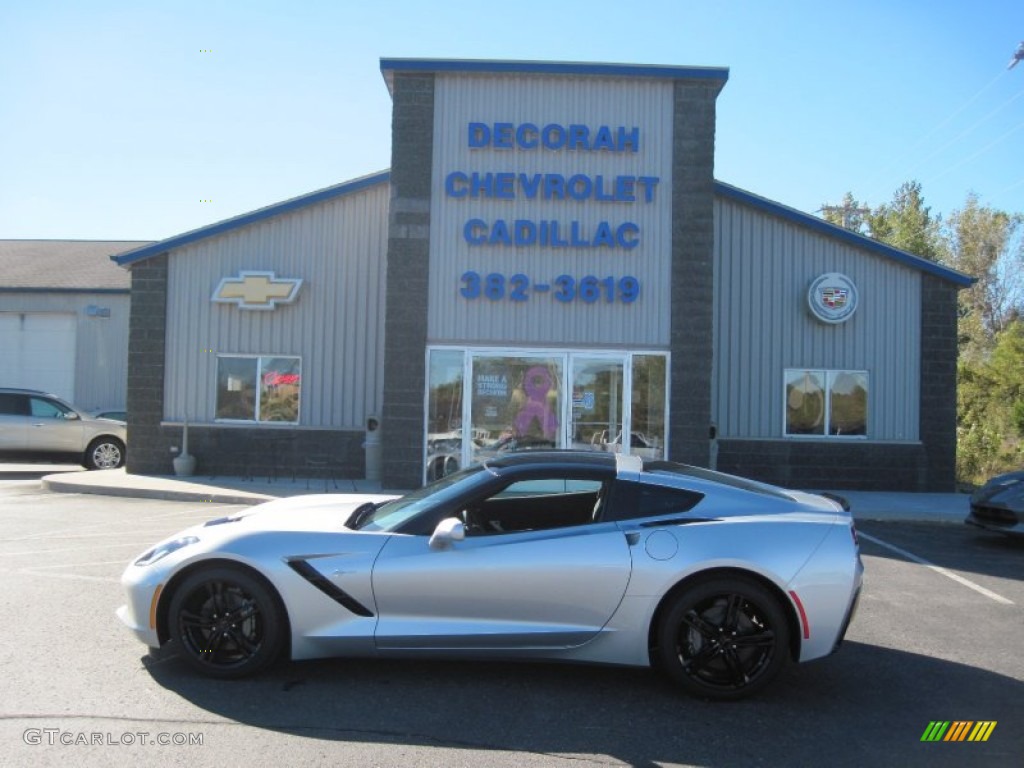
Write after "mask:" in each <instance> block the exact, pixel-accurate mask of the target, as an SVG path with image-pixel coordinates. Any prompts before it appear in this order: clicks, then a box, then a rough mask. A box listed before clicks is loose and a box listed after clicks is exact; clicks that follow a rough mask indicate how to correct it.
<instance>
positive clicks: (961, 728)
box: [921, 720, 998, 741]
mask: <svg viewBox="0 0 1024 768" xmlns="http://www.w3.org/2000/svg"><path fill="white" fill-rule="evenodd" d="M997 722H998V721H997V720H979V721H977V722H975V721H973V720H954V721H952V722H950V721H949V720H932V721H931V722H930V723H928V727H927V728H925V729H924V733H923V734H921V741H988V737H989V736H991V735H992V731H994V730H995V729H996V723H997Z"/></svg>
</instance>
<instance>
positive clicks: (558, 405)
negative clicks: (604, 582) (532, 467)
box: [424, 348, 668, 482]
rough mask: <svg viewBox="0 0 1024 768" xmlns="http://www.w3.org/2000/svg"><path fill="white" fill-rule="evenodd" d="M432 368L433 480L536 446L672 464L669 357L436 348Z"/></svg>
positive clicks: (429, 467) (427, 473) (428, 455)
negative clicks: (668, 458) (667, 456)
mask: <svg viewBox="0 0 1024 768" xmlns="http://www.w3.org/2000/svg"><path fill="white" fill-rule="evenodd" d="M427 368H428V372H427V379H428V380H427V415H426V442H427V445H426V451H425V465H424V480H426V481H427V482H430V481H432V480H436V479H438V478H440V477H444V476H445V475H448V474H451V473H452V472H454V471H456V470H458V469H460V468H462V467H465V466H468V465H469V464H472V463H474V462H478V461H484V460H486V459H489V458H492V457H496V456H501V455H503V454H505V453H508V452H511V451H519V450H524V449H529V448H565V447H570V448H576V449H582V450H596V451H612V452H616V453H619V452H624V453H631V454H634V455H639V456H644V457H649V458H656V459H663V458H665V435H666V430H667V423H668V419H667V408H666V392H667V391H668V380H667V376H668V358H667V356H666V355H663V354H655V353H643V354H642V353H632V352H627V351H617V352H616V351H584V350H578V351H574V350H564V351H560V350H545V351H536V352H532V353H531V351H530V350H516V349H510V350H474V349H446V348H437V349H431V350H430V351H429V354H428V359H427Z"/></svg>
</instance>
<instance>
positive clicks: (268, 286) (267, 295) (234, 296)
mask: <svg viewBox="0 0 1024 768" xmlns="http://www.w3.org/2000/svg"><path fill="white" fill-rule="evenodd" d="M301 287H302V279H301V278H298V277H282V278H278V277H276V276H275V275H274V273H273V272H239V273H238V277H225V278H223V279H222V280H221V281H220V285H218V286H217V290H215V291H214V292H213V296H212V297H211V300H212V301H218V302H221V303H223V304H237V305H238V307H239V309H276V308H277V305H278V304H291V303H292V302H293V301H295V297H296V296H298V295H299V288H301Z"/></svg>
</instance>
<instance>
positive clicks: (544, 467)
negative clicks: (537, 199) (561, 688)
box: [118, 451, 863, 699]
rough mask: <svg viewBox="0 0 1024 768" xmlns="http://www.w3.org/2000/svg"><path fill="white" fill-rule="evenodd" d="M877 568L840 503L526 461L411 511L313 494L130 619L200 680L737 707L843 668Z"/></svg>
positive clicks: (173, 554) (163, 577)
mask: <svg viewBox="0 0 1024 768" xmlns="http://www.w3.org/2000/svg"><path fill="white" fill-rule="evenodd" d="M862 574H863V567H862V565H861V561H860V555H859V551H858V547H857V540H856V532H855V530H854V527H853V520H852V519H851V517H850V514H849V513H848V512H846V511H844V510H843V508H842V506H841V505H840V504H839V503H837V502H835V501H832V500H831V499H827V498H824V497H822V496H815V495H811V494H806V493H799V492H796V491H788V490H783V489H781V488H776V487H774V486H769V485H764V484H761V483H755V482H752V481H749V480H743V479H741V478H738V477H733V476H730V475H723V474H719V473H715V472H710V471H708V470H704V469H698V468H695V467H687V466H683V465H680V464H673V463H670V462H665V461H646V460H641V459H640V458H638V457H633V456H623V455H621V454H611V453H577V452H568V451H564V452H563V451H554V452H525V453H519V454H515V453H513V454H507V455H502V456H500V457H498V458H494V459H491V460H488V461H486V462H484V463H482V464H477V465H474V466H472V467H468V468H466V469H463V470H461V471H459V472H456V473H455V474H452V475H448V476H446V477H444V478H442V479H440V480H438V481H437V482H434V483H432V484H430V485H428V486H426V487H425V488H422V489H420V490H418V491H415V492H414V493H411V494H409V495H407V496H404V497H401V498H394V497H387V496H379V497H374V498H372V499H370V500H367V497H358V498H357V499H354V498H353V497H349V498H348V499H345V498H344V497H339V496H336V495H333V496H326V495H321V496H304V497H296V498H291V499H282V500H279V501H272V502H269V503H267V504H262V505H260V506H257V507H253V508H252V509H249V510H246V511H244V512H241V513H239V514H236V515H232V516H230V517H224V518H219V519H217V520H211V521H209V522H207V523H205V524H203V525H198V526H195V527H193V528H189V529H187V530H185V531H182V532H181V533H179V534H178V535H176V536H174V537H172V538H171V539H168V540H167V541H164V542H162V543H160V544H158V545H157V546H155V547H153V548H152V549H150V550H149V551H147V552H145V553H144V554H142V555H140V556H139V557H138V558H137V559H136V560H135V561H134V562H133V563H132V564H131V565H129V566H128V569H127V570H126V571H125V573H124V576H123V578H122V582H123V584H124V586H125V588H126V589H127V592H128V602H127V604H126V605H124V606H122V607H121V608H120V609H119V611H118V616H120V618H121V620H122V621H123V622H124V623H125V624H127V625H128V627H130V628H131V629H132V630H133V631H134V632H135V634H136V635H137V636H138V637H139V638H140V639H141V640H142V641H143V642H144V643H147V644H148V645H150V646H153V647H159V646H161V645H163V644H164V643H167V642H168V641H170V642H172V643H173V644H174V645H175V646H177V648H178V652H179V654H180V655H181V656H182V657H183V658H184V659H185V660H186V661H187V662H188V663H189V664H191V665H192V666H193V667H195V668H196V669H198V670H200V671H202V672H204V673H207V674H210V675H213V676H216V677H225V678H228V677H241V676H243V675H248V674H251V673H254V672H257V671H259V670H261V669H264V668H265V667H267V666H268V665H270V664H271V663H273V662H275V661H276V660H278V659H279V658H281V657H285V656H287V657H290V658H292V659H311V658H320V657H327V656H350V657H384V656H390V657H396V656H401V657H412V656H418V657H449V658H450V657H472V658H485V659H486V658H495V659H509V658H519V659H522V658H532V659H548V660H551V659H554V660H566V661H585V662H594V663H603V664H624V665H633V666H648V665H653V666H656V667H658V668H659V669H661V670H663V671H664V672H665V673H666V674H667V675H668V676H669V677H670V678H672V679H673V680H675V681H677V682H678V683H679V684H680V685H681V686H682V687H683V688H684V689H686V690H687V691H689V692H690V693H693V694H695V695H698V696H702V697H708V698H719V699H734V698H740V697H742V696H745V695H748V694H751V693H754V692H756V691H757V690H759V689H761V688H763V687H764V686H766V685H767V684H768V683H769V682H771V680H772V679H773V678H774V677H775V676H776V675H777V674H778V672H779V671H780V669H781V668H782V667H783V666H784V665H785V664H786V663H787V661H789V660H797V661H809V660H811V659H816V658H819V657H822V656H826V655H828V654H829V653H832V652H833V651H834V650H836V649H837V648H838V646H839V644H840V643H841V641H842V639H843V635H844V634H845V632H846V628H847V625H848V624H849V622H850V619H851V617H852V615H853V612H854V608H855V606H856V603H857V598H858V596H859V594H860V588H861V580H862Z"/></svg>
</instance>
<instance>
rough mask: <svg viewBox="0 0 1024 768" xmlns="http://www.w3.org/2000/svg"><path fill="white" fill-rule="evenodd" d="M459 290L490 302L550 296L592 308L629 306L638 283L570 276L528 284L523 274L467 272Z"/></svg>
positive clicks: (626, 278) (626, 279)
mask: <svg viewBox="0 0 1024 768" xmlns="http://www.w3.org/2000/svg"><path fill="white" fill-rule="evenodd" d="M460 281H461V283H462V287H461V288H460V289H459V293H460V294H461V295H462V297H463V298H465V299H469V300H471V301H472V300H474V299H481V298H483V299H489V300H490V301H502V300H508V301H529V300H530V297H531V296H536V295H538V294H550V295H551V296H553V297H554V299H555V300H556V301H560V302H563V303H566V304H568V303H570V302H573V301H582V302H583V303H585V304H593V303H595V302H598V301H603V302H605V303H607V304H612V303H614V302H616V301H618V302H622V303H623V304H631V303H633V302H634V301H636V300H637V299H638V298H640V281H639V280H637V279H636V278H635V277H633V276H632V275H626V276H624V277H620V278H615V277H613V276H610V275H609V276H607V277H596V276H595V275H587V276H586V277H582V278H579V279H577V278H575V277H572V276H570V275H559V276H558V277H556V278H555V279H554V280H550V281H548V282H538V281H536V280H531V279H530V278H529V277H527V276H526V275H524V274H518V273H517V274H515V275H510V276H506V275H503V274H500V273H498V272H491V273H489V274H486V275H481V274H480V273H479V272H474V271H472V270H469V271H467V272H463V273H462V277H461V278H460Z"/></svg>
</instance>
